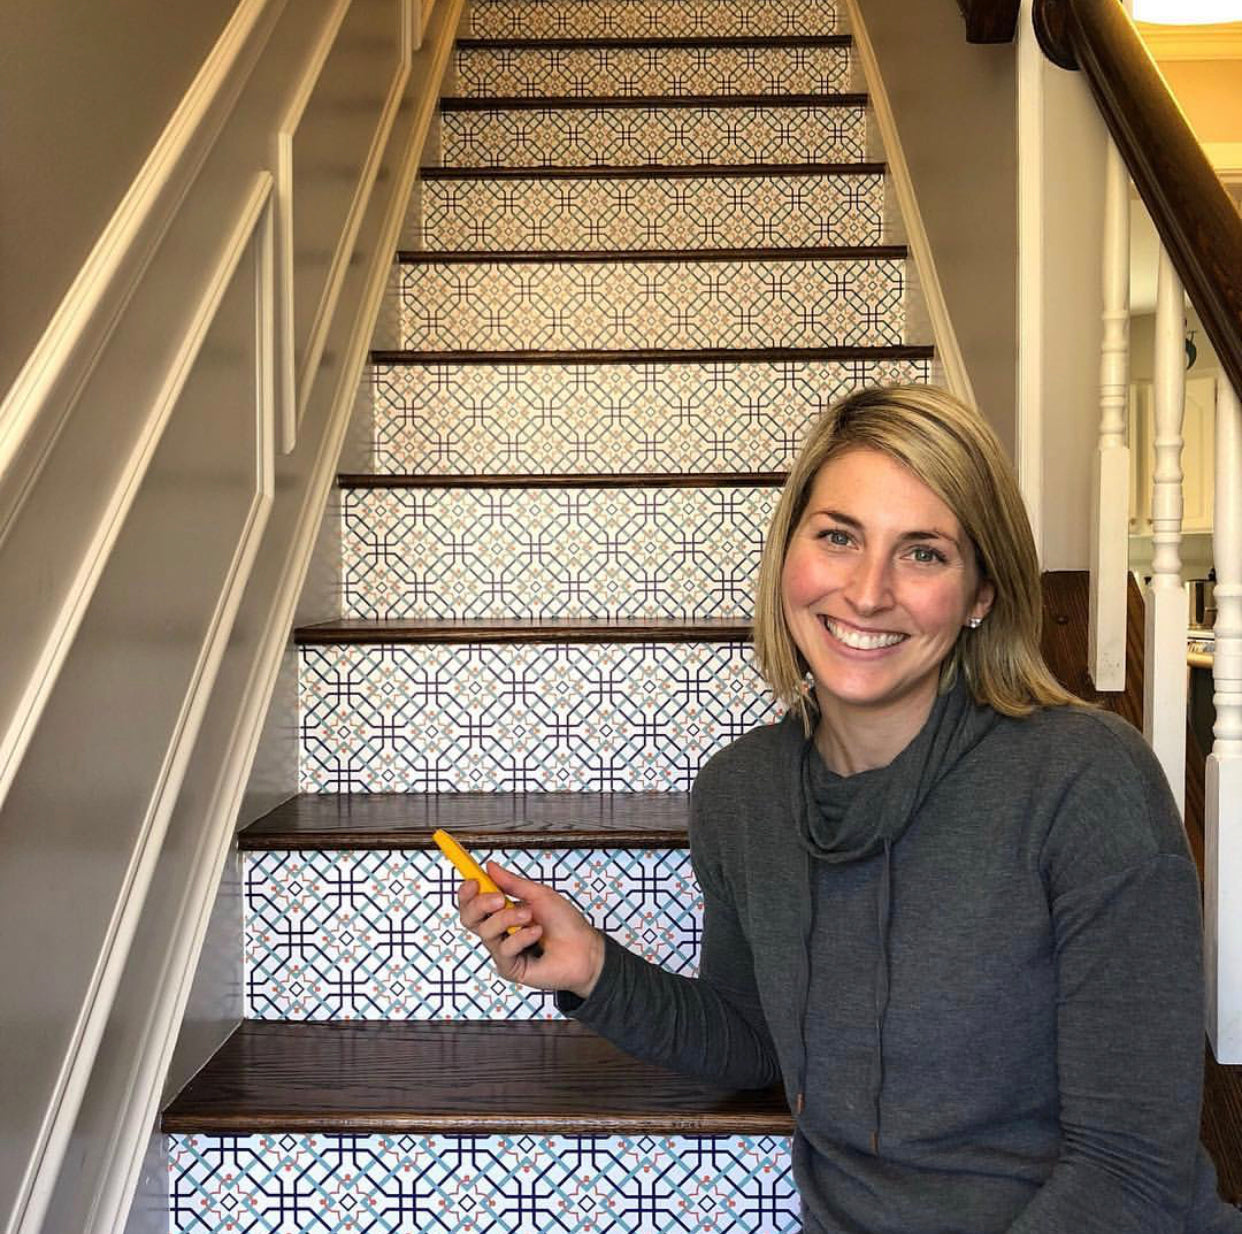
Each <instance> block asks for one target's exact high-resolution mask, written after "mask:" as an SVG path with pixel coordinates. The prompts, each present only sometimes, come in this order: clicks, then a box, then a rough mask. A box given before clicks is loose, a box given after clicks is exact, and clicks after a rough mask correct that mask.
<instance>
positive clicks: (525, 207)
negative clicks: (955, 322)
mask: <svg viewBox="0 0 1242 1234" xmlns="http://www.w3.org/2000/svg"><path fill="white" fill-rule="evenodd" d="M421 191H422V218H423V243H424V247H425V248H427V249H428V250H431V251H436V250H440V249H458V250H474V251H479V252H493V251H496V250H498V249H500V250H504V249H509V250H526V251H538V250H559V251H562V252H566V251H575V250H587V251H594V250H603V251H608V250H615V249H691V248H709V249H711V248H760V247H783V248H800V247H807V246H816V245H833V244H838V245H865V244H880V243H882V242H883V238H884V179H883V177H882V176H880V175H848V176H841V175H782V176H729V177H719V178H717V177H694V178H690V177H677V178H676V179H673V178H669V179H647V178H643V179H631V180H614V179H608V180H561V179H529V180H507V179H506V180H427V181H424V183H423V185H422V190H421Z"/></svg>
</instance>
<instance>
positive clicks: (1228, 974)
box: [1203, 377, 1242, 1063]
mask: <svg viewBox="0 0 1242 1234" xmlns="http://www.w3.org/2000/svg"><path fill="white" fill-rule="evenodd" d="M1212 548H1213V554H1214V558H1215V565H1216V626H1215V631H1216V645H1215V648H1214V651H1213V669H1212V676H1213V679H1214V684H1215V703H1216V726H1215V730H1214V732H1215V742H1214V743H1213V746H1212V753H1211V754H1209V755H1208V760H1207V779H1206V786H1205V789H1206V792H1205V797H1206V801H1205V806H1206V809H1205V818H1204V828H1205V844H1204V848H1205V862H1204V864H1205V870H1204V888H1203V892H1204V898H1203V907H1204V917H1205V919H1206V920H1205V923H1204V924H1205V927H1206V932H1207V933H1206V939H1205V955H1204V958H1205V962H1206V964H1207V991H1208V1007H1207V1020H1208V1035H1209V1036H1210V1038H1211V1041H1212V1049H1213V1050H1214V1051H1215V1053H1216V1058H1217V1060H1218V1061H1219V1062H1222V1063H1242V405H1240V404H1239V400H1238V394H1237V392H1236V391H1235V390H1234V389H1233V387H1232V386H1231V385H1230V384H1229V381H1228V379H1227V378H1225V377H1222V378H1221V380H1220V381H1219V382H1217V393H1216V506H1215V511H1214V519H1213V531H1212Z"/></svg>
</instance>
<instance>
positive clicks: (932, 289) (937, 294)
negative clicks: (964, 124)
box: [844, 0, 975, 406]
mask: <svg viewBox="0 0 1242 1234" xmlns="http://www.w3.org/2000/svg"><path fill="white" fill-rule="evenodd" d="M844 4H845V10H846V12H847V13H848V15H849V28H850V33H851V34H852V35H853V38H854V49H855V52H856V53H857V56H858V60H859V63H860V64H861V65H862V70H863V76H864V78H865V79H866V82H867V89H868V92H869V94H870V96H871V113H872V116H873V117H874V119H875V123H876V127H877V129H878V130H879V133H880V139H881V141H882V142H883V143H884V157H885V159H886V160H887V162H888V170H889V178H890V181H891V183H892V187H893V191H894V194H895V196H896V198H897V207H898V210H899V211H900V213H901V217H902V220H903V222H904V223H905V227H906V239H907V243H908V244H909V247H910V256H911V257H912V258H913V261H914V265H915V268H916V270H917V271H918V280H919V287H920V289H921V291H922V294H923V299H924V302H925V304H926V307H927V314H928V317H929V319H930V321H931V327H932V334H933V337H934V339H935V345H936V355H937V359H938V360H939V362H940V364H941V365H942V366H943V369H944V377H945V382H946V384H947V385H948V387H949V389H950V390H951V391H952V392H953V393H954V394H956V395H957V396H958V398H960V399H962V400H963V401H964V402H966V403H969V404H970V405H971V406H974V405H975V394H974V389H973V388H972V386H971V382H970V375H969V374H968V373H967V371H966V362H965V360H964V359H963V358H962V349H961V347H960V345H959V344H958V341H957V334H956V333H955V331H954V329H953V322H952V320H951V319H950V317H949V310H948V306H947V304H946V303H945V298H944V292H943V290H942V288H941V285H940V278H939V276H938V275H937V273H936V263H935V261H934V259H933V257H932V249H931V242H930V241H929V240H928V238H927V229H926V227H925V226H924V224H923V216H922V214H921V213H920V211H919V205H918V201H917V199H916V197H915V193H914V181H913V180H912V179H911V177H910V169H909V166H908V164H907V163H906V157H905V154H904V153H903V151H902V147H901V139H900V137H899V135H898V132H897V124H896V121H895V120H894V118H893V109H892V106H891V104H890V103H889V100H888V94H887V92H886V90H885V88H884V79H883V78H882V76H881V75H880V67H879V62H878V61H877V59H876V54H875V49H874V48H873V47H872V45H871V40H870V38H869V37H868V35H867V27H866V23H865V22H864V21H863V18H862V12H861V10H860V7H859V3H858V0H844Z"/></svg>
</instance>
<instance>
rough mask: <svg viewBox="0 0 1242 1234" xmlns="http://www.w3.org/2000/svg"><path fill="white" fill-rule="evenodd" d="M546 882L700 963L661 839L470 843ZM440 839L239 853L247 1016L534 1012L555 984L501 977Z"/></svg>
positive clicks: (685, 897) (681, 969) (683, 861)
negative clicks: (539, 846)
mask: <svg viewBox="0 0 1242 1234" xmlns="http://www.w3.org/2000/svg"><path fill="white" fill-rule="evenodd" d="M475 855H476V856H477V857H478V858H479V860H480V861H483V860H487V859H489V858H491V859H495V860H496V861H499V862H500V864H501V865H503V866H504V867H505V868H506V869H510V870H513V871H514V872H515V873H517V874H521V875H524V876H525V877H527V878H532V879H535V880H536V881H537V882H541V883H545V884H547V885H548V886H551V887H555V888H556V889H557V890H558V891H560V892H562V893H563V894H565V895H567V896H569V897H570V898H571V899H572V900H573V901H574V902H575V903H576V904H577V905H578V907H579V908H581V910H582V911H583V912H584V913H585V914H586V915H587V916H588V917H590V919H591V920H592V921H593V922H594V923H595V925H597V926H598V927H599V928H600V929H601V930H604V931H606V932H607V933H609V934H611V935H612V936H613V937H614V938H616V939H617V941H618V942H620V943H622V944H623V945H624V946H626V947H628V948H630V949H631V950H632V951H636V952H638V953H639V954H640V955H643V956H645V957H646V958H647V959H648V960H650V961H652V962H653V963H655V964H660V965H662V966H663V967H665V968H668V969H670V970H672V971H673V972H678V973H684V974H686V975H688V976H692V975H693V974H694V973H695V972H697V971H698V953H699V935H700V931H701V920H702V897H701V895H700V893H699V889H698V884H697V883H696V882H695V879H694V875H693V873H692V871H691V869H690V858H689V854H687V853H685V852H680V851H670V850H642V851H631V850H624V849H605V850H599V849H597V850H569V851H560V850H547V851H538V852H514V853H511V852H498V853H484V852H482V851H476V853H475ZM458 881H459V880H458V876H457V874H456V873H455V871H454V870H453V869H452V867H450V866H449V865H448V863H447V862H446V861H445V860H444V858H443V857H442V856H441V855H440V853H439V851H438V850H433V851H424V850H412V851H404V852H403V851H396V852H393V851H389V852H379V851H362V852H322V851H320V852H315V851H311V852H268V853H254V854H250V855H249V856H248V860H247V863H246V907H245V914H246V918H245V939H246V944H245V945H246V1016H247V1018H249V1019H257V1020H392V1019H402V1020H532V1019H554V1018H556V1016H557V1012H556V1009H555V1007H554V1006H553V1002H552V996H551V995H550V994H545V993H542V992H540V991H537V990H527V989H524V988H522V987H519V986H514V985H511V984H510V983H509V982H507V981H502V980H501V979H500V978H499V977H498V976H497V975H496V972H495V970H494V969H493V968H492V966H491V964H490V962H489V960H488V955H487V952H486V951H485V950H484V949H483V948H482V947H480V946H479V945H478V944H477V942H476V941H475V940H473V939H472V938H471V937H468V936H467V935H466V934H464V933H463V931H462V929H461V926H460V924H459V922H458V920H457V908H456V903H455V900H454V894H455V891H456V887H457V883H458Z"/></svg>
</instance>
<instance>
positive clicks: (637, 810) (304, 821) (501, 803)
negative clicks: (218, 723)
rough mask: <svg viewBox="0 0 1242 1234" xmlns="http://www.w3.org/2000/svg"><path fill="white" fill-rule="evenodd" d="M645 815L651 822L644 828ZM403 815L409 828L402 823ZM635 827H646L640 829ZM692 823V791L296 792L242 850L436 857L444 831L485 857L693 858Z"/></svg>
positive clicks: (242, 840) (240, 842)
mask: <svg viewBox="0 0 1242 1234" xmlns="http://www.w3.org/2000/svg"><path fill="white" fill-rule="evenodd" d="M557 807H562V810H561V811H558V810H557ZM653 807H654V809H653ZM564 810H572V811H573V813H574V814H575V815H577V816H579V817H580V818H581V817H582V816H586V817H587V821H586V822H578V823H577V824H576V825H574V826H567V825H566V823H565V821H564V820H563V818H562V819H558V818H557V814H558V813H563V811H564ZM342 812H343V814H344V818H343V819H342ZM618 814H619V815H620V817H622V818H624V819H625V820H626V821H627V823H630V825H628V826H616V825H612V824H610V823H609V822H606V821H605V819H604V817H602V816H605V815H606V816H607V817H608V818H610V819H611V818H613V817H614V816H617V815H618ZM644 814H646V816H647V817H648V819H649V821H647V822H642V821H641V820H642V819H643V817H644ZM670 814H675V815H677V816H679V821H673V820H670V819H669V817H668V816H669V815H670ZM394 815H399V816H400V821H398V822H394ZM506 816H507V817H506ZM635 818H638V819H639V820H640V825H638V826H634V825H632V821H631V820H633V819H635ZM689 818H690V794H689V793H685V792H657V791H647V792H623V793H604V792H595V793H578V792H539V793H532V792H526V793H487V792H475V793H460V792H457V793H434V792H420V793H297V794H295V795H294V796H293V797H291V798H290V799H289V800H288V801H283V802H281V804H280V805H278V806H276V807H275V808H274V809H271V810H269V811H268V812H267V813H266V814H264V815H263V816H262V817H261V818H258V819H256V820H255V821H254V822H253V823H251V824H250V825H249V826H247V827H244V828H242V830H241V831H239V832H238V833H237V847H238V849H239V850H240V851H242V852H299V851H301V852H305V851H313V852H337V851H353V850H383V851H396V850H401V851H409V850H429V849H434V848H435V847H436V845H435V842H434V841H433V840H432V838H431V837H432V832H433V831H434V830H435V829H436V828H437V827H444V828H446V829H447V830H448V831H450V832H452V833H453V834H454V835H455V836H457V837H458V838H459V839H460V840H461V841H462V842H463V843H464V844H466V845H467V847H469V848H472V849H476V850H489V849H490V850H495V849H504V850H506V851H514V852H527V851H541V850H547V849H571V850H582V849H625V850H639V849H684V848H685V847H686V846H687V844H688V842H689V841H688V835H689Z"/></svg>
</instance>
